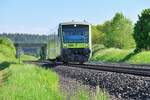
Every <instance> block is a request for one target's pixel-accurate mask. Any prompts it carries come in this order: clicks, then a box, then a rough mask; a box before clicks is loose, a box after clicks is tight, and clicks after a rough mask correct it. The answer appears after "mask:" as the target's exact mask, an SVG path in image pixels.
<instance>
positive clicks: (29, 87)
mask: <svg viewBox="0 0 150 100" xmlns="http://www.w3.org/2000/svg"><path fill="white" fill-rule="evenodd" d="M15 53H16V51H15V49H14V46H13V44H12V43H11V42H10V41H9V40H7V39H6V41H5V39H0V99H1V100H20V99H21V100H37V99H39V100H65V99H66V96H65V94H64V93H62V92H60V89H59V77H58V75H57V74H56V73H55V72H53V71H51V70H49V69H44V68H41V67H38V66H36V65H31V64H23V63H20V62H19V60H17V59H16V58H15ZM26 59H28V60H29V59H30V60H35V59H36V58H35V57H31V56H25V55H23V56H21V60H26ZM89 98H91V97H90V95H89V94H88V92H87V91H84V90H82V89H81V90H79V91H78V92H77V94H76V95H75V96H73V97H72V100H77V99H78V100H87V99H89ZM93 98H95V99H97V100H99V99H103V100H107V99H108V96H107V95H106V94H105V93H102V92H97V93H96V94H95V95H94V96H93Z"/></svg>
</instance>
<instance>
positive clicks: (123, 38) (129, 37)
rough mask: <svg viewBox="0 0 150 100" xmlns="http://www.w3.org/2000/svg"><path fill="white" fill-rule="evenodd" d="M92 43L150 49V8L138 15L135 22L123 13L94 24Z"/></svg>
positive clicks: (138, 49) (137, 49) (124, 47)
mask: <svg viewBox="0 0 150 100" xmlns="http://www.w3.org/2000/svg"><path fill="white" fill-rule="evenodd" d="M92 43H93V44H103V45H104V46H106V47H115V48H120V49H129V48H136V49H135V51H141V50H150V9H145V10H143V11H142V13H141V14H140V15H138V21H137V22H136V23H135V24H133V22H132V21H131V20H130V19H128V18H126V17H125V16H124V15H123V14H122V13H116V14H115V16H114V17H113V18H112V19H111V20H107V21H105V22H104V23H103V24H98V25H93V26H92Z"/></svg>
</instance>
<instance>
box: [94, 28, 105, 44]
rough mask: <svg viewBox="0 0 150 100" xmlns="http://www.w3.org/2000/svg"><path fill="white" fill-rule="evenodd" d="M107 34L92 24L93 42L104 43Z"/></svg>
mask: <svg viewBox="0 0 150 100" xmlns="http://www.w3.org/2000/svg"><path fill="white" fill-rule="evenodd" d="M104 37H105V34H104V33H102V32H101V31H100V30H98V29H97V26H92V44H103V43H104Z"/></svg>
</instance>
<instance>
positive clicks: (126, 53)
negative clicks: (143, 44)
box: [91, 45, 150, 64]
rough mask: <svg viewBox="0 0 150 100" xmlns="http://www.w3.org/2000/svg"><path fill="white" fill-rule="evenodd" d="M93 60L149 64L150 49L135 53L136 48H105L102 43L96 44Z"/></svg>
mask: <svg viewBox="0 0 150 100" xmlns="http://www.w3.org/2000/svg"><path fill="white" fill-rule="evenodd" d="M91 60H92V61H101V62H113V63H116V62H119V63H120V62H121V63H134V64H148V63H150V51H142V52H139V53H134V49H118V48H104V46H102V45H94V46H93V56H92V58H91Z"/></svg>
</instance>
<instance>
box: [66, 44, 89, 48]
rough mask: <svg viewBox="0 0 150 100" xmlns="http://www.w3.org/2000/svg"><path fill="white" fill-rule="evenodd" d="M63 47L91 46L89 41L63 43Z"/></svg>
mask: <svg viewBox="0 0 150 100" xmlns="http://www.w3.org/2000/svg"><path fill="white" fill-rule="evenodd" d="M63 48H89V44H88V43H63Z"/></svg>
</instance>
